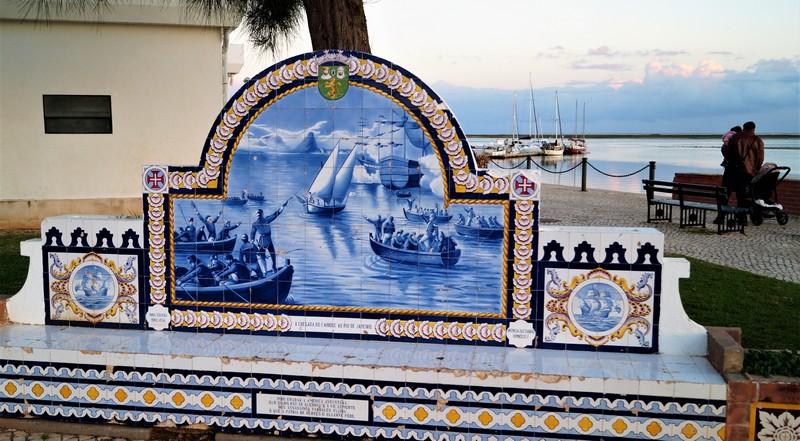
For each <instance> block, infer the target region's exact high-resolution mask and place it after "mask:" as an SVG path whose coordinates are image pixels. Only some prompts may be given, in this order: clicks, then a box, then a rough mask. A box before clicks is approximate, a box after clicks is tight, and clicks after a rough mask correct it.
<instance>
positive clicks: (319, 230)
mask: <svg viewBox="0 0 800 441" xmlns="http://www.w3.org/2000/svg"><path fill="white" fill-rule="evenodd" d="M528 174H530V172H528ZM515 179H517V180H519V179H520V176H519V174H515V175H512V174H511V173H509V172H504V171H497V172H492V173H488V172H487V171H485V170H477V168H476V165H475V159H474V156H473V153H472V151H471V149H470V147H469V145H468V143H467V140H466V137H465V135H464V132H463V131H462V130H461V128H460V127H459V125H458V122H457V121H456V119H455V117H454V115H453V114H452V113H451V111H450V110H449V109H448V108H447V105H446V104H445V102H444V101H443V100H442V99H441V98H439V96H438V95H436V94H435V93H434V92H433V90H431V89H430V88H429V87H427V86H426V85H425V84H424V83H423V82H422V81H421V80H419V79H418V78H416V77H415V76H413V75H412V74H411V73H409V72H408V71H406V70H405V69H403V68H401V67H399V66H396V65H393V64H391V63H389V62H388V61H386V60H383V59H380V58H378V57H374V56H372V55H368V54H363V53H357V52H339V51H336V52H329V51H326V52H314V53H309V54H305V55H301V56H297V57H293V58H290V59H287V60H285V61H283V62H281V63H278V64H276V65H274V66H272V67H270V68H268V69H266V70H264V71H263V72H262V73H260V74H259V75H258V76H256V77H254V78H252V79H251V80H250V81H249V82H247V84H245V85H244V86H243V87H242V88H241V89H240V90H239V91H238V93H237V94H236V95H235V96H233V97H232V98H231V100H230V101H229V102H228V104H227V105H226V106H225V107H224V108H223V110H222V112H221V113H220V115H219V117H218V118H217V120H216V121H215V123H214V125H213V127H212V129H211V131H210V133H209V136H208V139H207V143H206V145H205V147H204V151H203V154H202V157H201V160H200V165H199V166H193V167H175V166H170V167H163V166H152V167H149V168H146V169H145V174H144V187H145V193H146V202H145V205H146V207H145V208H146V211H147V215H146V217H147V219H146V221H147V225H148V228H149V233H150V234H149V243H148V245H149V250H150V253H149V268H150V280H149V284H150V304H151V310H150V312H149V313H148V316H149V318H148V320H150V318H152V317H155V316H161V317H165V316H168V317H169V319H168V321H169V324H168V325H169V326H170V327H171V328H173V329H182V328H191V329H196V328H200V329H223V330H230V331H232V332H237V331H243V332H266V333H274V332H284V333H288V334H293V333H305V334H306V335H328V336H330V335H332V334H333V335H356V334H359V335H367V336H372V337H373V338H381V337H395V338H406V339H412V340H413V339H423V340H428V339H432V340H451V341H452V340H464V341H483V342H487V343H495V344H498V343H503V342H505V340H506V330H507V326H508V324H509V323H510V321H511V320H516V319H529V318H530V298H531V293H530V273H531V265H530V264H531V257H532V256H531V253H530V250H533V249H535V244H531V241H532V240H533V238H534V237H533V236H534V235H535V234H534V232H535V228H536V224H537V222H536V217H537V213H538V202H537V201H535V199H538V191H534V190H530V192H528V190H526V187H525V186H521V187H519V188H522V189H523V190H522V197H519V196H520V195H519V194H517V196H518V197H517V198H514V197H513V194H511V196H512V199H516V200H515V201H514V204H511V203H510V202H509V196H510V193H515V192H510V191H509V187H511V186H512V185H511V182H512V181H514V180H515ZM522 180H523V181H525V178H522ZM531 182H532V183H533V184H534V185H533V188H538V183H537V180H536V179H532V180H531ZM518 183H519V182H516V183H515V185H516V184H518ZM534 195H535V196H536V197H534ZM527 196H530V197H527ZM525 199H529V200H525ZM453 203H456V204H459V205H452V204H453ZM509 219H511V220H510V221H509ZM507 225H511V227H510V228H509V227H507ZM520 238H521V240H520ZM516 242H520V243H521V245H514V244H515V243H516ZM526 242H527V243H526ZM510 246H511V247H515V246H516V247H517V248H518V249H514V248H512V249H514V252H513V253H509V252H508V249H509V247H510ZM519 254H521V257H520V256H519ZM515 256H516V257H515ZM517 257H518V258H517ZM509 260H510V262H511V263H510V264H507V263H506V262H509ZM509 273H511V277H509ZM507 280H511V281H512V282H510V283H507ZM526 283H527V286H522V287H521V288H520V286H519V285H520V284H522V285H525V284H526ZM511 285H514V286H513V287H512V286H511ZM155 321H157V320H155ZM523 328H525V329H528V328H530V329H532V325H528V324H525V326H523ZM531 339H532V337H531Z"/></svg>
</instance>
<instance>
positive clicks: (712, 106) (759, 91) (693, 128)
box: [434, 59, 800, 134]
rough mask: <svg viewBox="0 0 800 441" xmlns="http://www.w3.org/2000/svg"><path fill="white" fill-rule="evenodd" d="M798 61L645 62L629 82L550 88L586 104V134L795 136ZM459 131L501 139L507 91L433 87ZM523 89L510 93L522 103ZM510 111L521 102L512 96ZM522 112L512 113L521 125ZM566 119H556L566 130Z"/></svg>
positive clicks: (799, 114)
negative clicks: (751, 129) (743, 131)
mask: <svg viewBox="0 0 800 441" xmlns="http://www.w3.org/2000/svg"><path fill="white" fill-rule="evenodd" d="M799 77H800V61H799V60H789V59H770V60H760V61H759V62H757V63H755V64H753V65H752V66H750V67H748V68H747V69H745V70H742V71H734V70H731V69H726V68H725V67H724V66H723V65H722V64H720V63H719V62H718V61H715V60H711V59H706V60H702V61H700V62H698V63H697V64H696V65H689V64H683V63H663V62H658V61H651V62H650V63H648V64H647V65H645V66H644V67H643V76H642V77H641V78H639V79H636V80H630V79H621V78H618V77H616V76H611V77H609V78H608V79H607V80H606V81H603V82H601V83H595V84H589V83H586V82H581V83H571V84H569V85H566V86H562V87H559V88H558V95H559V97H560V98H561V100H562V104H563V103H568V102H574V101H575V100H578V101H581V102H586V104H587V117H586V128H587V131H588V132H589V133H716V132H718V131H719V130H722V129H720V128H721V127H722V128H723V129H724V128H727V127H730V126H731V125H732V124H733V123H737V124H740V123H742V122H744V121H748V120H753V121H756V122H757V123H758V127H759V132H761V133H800V106H798V102H800V82H799V81H798V78H799ZM434 89H435V90H436V91H437V92H438V93H439V94H440V95H441V96H442V97H443V98H444V99H446V100H447V102H448V104H449V105H450V107H451V108H452V109H453V112H454V113H455V115H456V117H457V118H458V121H459V122H460V123H461V125H462V128H463V130H464V131H465V132H466V133H471V134H477V133H485V134H507V133H510V132H511V128H512V126H513V124H512V121H511V107H512V102H513V93H514V91H512V90H503V89H479V88H466V87H457V86H452V85H448V84H446V83H437V84H435V85H434ZM554 93H555V88H546V89H536V90H534V96H535V99H536V106H537V113H538V115H539V117H540V119H541V121H542V123H543V125H544V129H545V130H547V128H548V127H549V126H550V125H552V121H554V119H555V117H554V109H553V107H554V106H553V105H552V100H553V96H554ZM527 95H528V91H527V90H521V91H517V96H518V97H527ZM518 101H519V102H518V103H517V105H518V109H527V108H528V102H527V100H523V99H522V98H518ZM527 113H528V112H526V111H521V112H518V115H519V122H518V125H519V127H528V119H529V118H528V115H527ZM569 120H570V115H564V114H562V121H564V122H565V124H571V122H570V121H569Z"/></svg>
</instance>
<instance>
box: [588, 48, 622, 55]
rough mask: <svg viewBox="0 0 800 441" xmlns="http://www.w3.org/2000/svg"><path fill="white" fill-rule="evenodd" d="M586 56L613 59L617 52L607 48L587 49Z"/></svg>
mask: <svg viewBox="0 0 800 441" xmlns="http://www.w3.org/2000/svg"><path fill="white" fill-rule="evenodd" d="M586 54H587V55H594V56H601V57H613V56H616V55H617V52H614V51H612V50H611V48H610V47H608V46H600V47H598V48H595V49H589V50H588V51H587V52H586Z"/></svg>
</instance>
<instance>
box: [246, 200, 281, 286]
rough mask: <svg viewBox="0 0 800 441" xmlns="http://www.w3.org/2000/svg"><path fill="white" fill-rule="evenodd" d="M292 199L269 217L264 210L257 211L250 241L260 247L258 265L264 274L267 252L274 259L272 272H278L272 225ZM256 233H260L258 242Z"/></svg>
mask: <svg viewBox="0 0 800 441" xmlns="http://www.w3.org/2000/svg"><path fill="white" fill-rule="evenodd" d="M290 200H291V198H289V199H287V200H286V202H284V203H283V205H281V208H278V209H277V210H276V211H275V212H274V213H272V214H270V215H269V216H264V210H262V209H260V208H259V209H258V211H256V220H255V222H253V227H252V228H251V229H250V241H251V242H253V243H254V244H255V245H256V246H257V247H258V265H259V267H260V268H261V272H262V273H266V272H267V262H266V252H267V251H269V256H270V258H272V271H273V272H275V271H277V269H278V268H277V255H276V254H275V245H274V244H273V243H272V226H271V225H270V223H272V221H274V220H275V219H277V218H278V216H280V215H281V213H283V209H284V208H286V205H287V204H288V203H289V201H290ZM256 233H258V240H256Z"/></svg>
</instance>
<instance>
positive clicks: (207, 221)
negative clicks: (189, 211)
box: [192, 202, 222, 242]
mask: <svg viewBox="0 0 800 441" xmlns="http://www.w3.org/2000/svg"><path fill="white" fill-rule="evenodd" d="M192 208H194V212H195V214H197V218H198V219H200V222H202V223H203V225H205V226H206V231H207V232H208V240H209V241H213V240H214V239H216V237H217V221H218V220H219V217H220V216H222V210H219V214H218V215H217V217H215V218H213V219H212V218H211V215H208V216H205V217H204V216H203V215H202V214H200V211H199V210H198V209H197V206H196V205H195V204H194V202H192ZM197 241H198V242H202V240H199V239H198V240H197Z"/></svg>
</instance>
